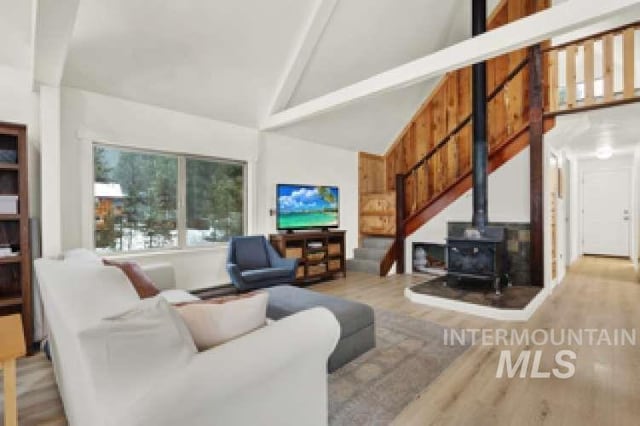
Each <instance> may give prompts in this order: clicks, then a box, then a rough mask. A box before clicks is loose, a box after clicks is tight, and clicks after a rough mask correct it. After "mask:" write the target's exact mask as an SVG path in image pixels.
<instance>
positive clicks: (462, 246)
mask: <svg viewBox="0 0 640 426" xmlns="http://www.w3.org/2000/svg"><path fill="white" fill-rule="evenodd" d="M447 251H448V261H449V263H448V269H449V272H450V273H453V274H456V273H457V274H464V275H479V276H487V277H489V276H493V275H495V273H496V247H495V243H482V242H477V241H458V242H455V243H453V244H450V245H449V246H448V250H447Z"/></svg>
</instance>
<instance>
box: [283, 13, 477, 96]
mask: <svg viewBox="0 0 640 426" xmlns="http://www.w3.org/2000/svg"><path fill="white" fill-rule="evenodd" d="M470 4H471V2H470V1H468V0H453V1H446V2H443V1H442V0H402V1H398V0H376V1H371V0H342V1H338V4H337V6H336V9H335V11H334V13H333V16H332V17H331V21H330V22H329V23H328V25H327V27H326V29H325V32H324V34H323V37H322V38H321V39H320V41H319V43H318V45H317V46H316V49H315V52H314V55H313V56H312V58H311V60H310V61H309V63H308V65H307V68H306V70H305V72H304V74H303V76H302V78H301V80H300V84H299V85H298V88H297V90H296V91H295V93H294V95H293V97H292V99H291V105H296V104H299V103H301V102H304V101H308V100H310V99H313V98H315V97H317V96H320V95H323V94H325V93H328V92H331V91H334V90H337V89H340V88H342V87H345V86H347V85H350V84H352V83H355V82H358V81H360V80H363V79H365V78H367V77H371V76H372V75H375V74H378V73H380V72H383V71H386V70H388V69H390V68H392V67H395V66H398V65H401V64H404V63H407V62H409V61H412V60H415V59H418V58H420V57H422V56H425V55H427V54H429V53H432V52H434V51H436V50H439V49H442V48H443V47H446V46H448V45H451V44H453V43H455V42H458V41H461V40H463V39H465V38H468V37H469V36H470V34H471V31H470V30H471V18H470Z"/></svg>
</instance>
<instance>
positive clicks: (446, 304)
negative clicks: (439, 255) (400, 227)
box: [404, 287, 549, 321]
mask: <svg viewBox="0 0 640 426" xmlns="http://www.w3.org/2000/svg"><path fill="white" fill-rule="evenodd" d="M404 295H405V297H406V298H407V299H409V300H410V301H411V302H413V303H419V304H421V305H427V306H431V307H434V308H440V309H448V310H450V311H455V312H461V313H463V314H469V315H475V316H478V317H483V318H490V319H495V320H500V321H528V320H529V318H531V316H532V315H533V314H534V313H535V312H536V310H538V308H539V307H540V306H541V305H542V303H543V302H544V301H545V300H546V298H547V297H548V296H549V289H547V288H543V289H542V290H540V292H539V293H538V294H536V296H535V297H534V298H533V299H531V301H530V302H529V304H528V305H527V306H526V307H524V308H523V309H499V308H493V307H490V306H481V305H476V304H474V303H469V302H463V301H460V300H451V299H445V298H442V297H436V296H429V295H426V294H420V293H415V292H413V291H412V290H411V289H410V288H408V287H407V288H405V289H404Z"/></svg>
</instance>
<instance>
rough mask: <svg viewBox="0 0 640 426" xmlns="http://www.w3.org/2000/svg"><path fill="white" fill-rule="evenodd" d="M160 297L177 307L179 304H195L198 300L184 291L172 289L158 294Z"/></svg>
mask: <svg viewBox="0 0 640 426" xmlns="http://www.w3.org/2000/svg"><path fill="white" fill-rule="evenodd" d="M160 296H162V297H163V298H164V300H166V301H167V302H169V303H170V304H172V305H178V304H181V303H190V302H197V301H199V300H200V298H199V297H197V296H194V295H193V294H191V293H189V292H188V291H186V290H180V289H176V288H174V289H173V290H164V291H162V292H160Z"/></svg>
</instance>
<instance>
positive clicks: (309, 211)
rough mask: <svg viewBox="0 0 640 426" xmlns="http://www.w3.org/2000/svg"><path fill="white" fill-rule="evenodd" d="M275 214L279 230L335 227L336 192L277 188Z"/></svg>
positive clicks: (290, 187) (326, 188)
mask: <svg viewBox="0 0 640 426" xmlns="http://www.w3.org/2000/svg"><path fill="white" fill-rule="evenodd" d="M278 210H279V215H278V228H280V229H296V228H322V227H329V226H338V188H333V187H328V186H293V185H282V186H279V187H278Z"/></svg>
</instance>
